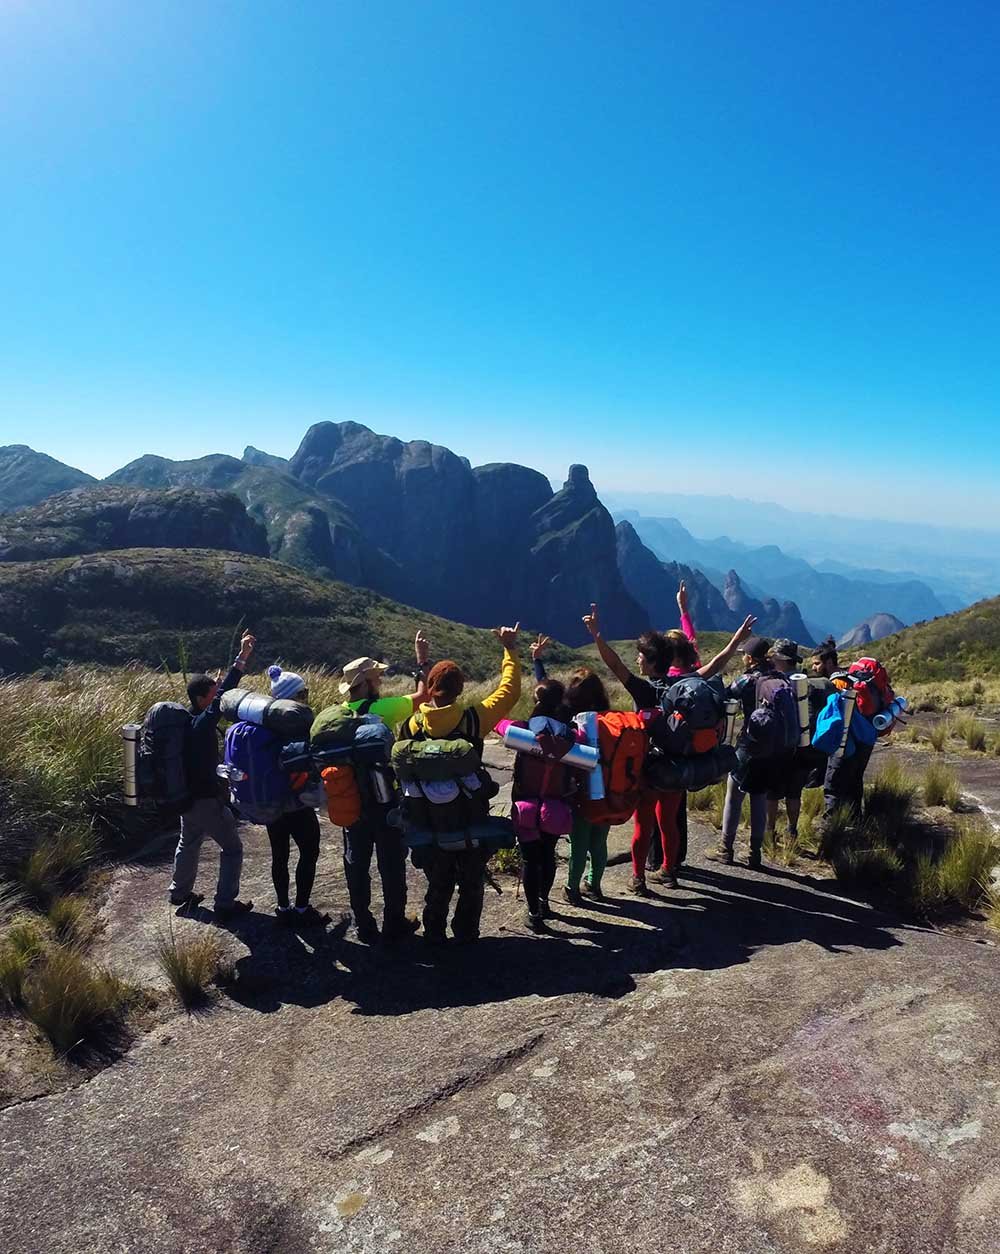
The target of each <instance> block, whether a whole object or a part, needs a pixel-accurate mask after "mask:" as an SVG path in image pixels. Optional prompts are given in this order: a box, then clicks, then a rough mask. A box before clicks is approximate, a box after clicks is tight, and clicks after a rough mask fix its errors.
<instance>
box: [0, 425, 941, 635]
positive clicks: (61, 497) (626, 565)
mask: <svg viewBox="0 0 1000 1254" xmlns="http://www.w3.org/2000/svg"><path fill="white" fill-rule="evenodd" d="M4 511H6V512H4ZM181 548H197V549H203V550H227V551H235V552H241V553H244V554H247V555H254V556H265V555H266V556H268V557H270V558H272V559H274V560H275V561H277V562H280V563H284V564H286V565H288V566H291V567H295V568H296V569H297V570H299V571H301V572H303V573H304V574H306V575H307V576H309V577H311V578H318V579H321V580H328V581H329V580H335V581H338V582H340V583H343V584H348V585H353V586H355V587H359V588H366V589H369V590H371V591H373V592H376V593H379V594H381V595H383V596H385V597H387V598H390V599H391V600H392V601H394V602H400V603H402V604H404V605H407V606H413V607H416V608H417V609H420V610H422V611H426V612H430V613H433V614H437V615H440V616H442V617H443V618H447V619H450V620H453V621H456V622H461V623H466V624H470V625H472V626H489V625H492V624H494V623H496V622H499V621H501V620H509V619H512V618H517V617H520V618H521V619H522V621H523V622H524V624H525V626H527V627H529V628H531V629H533V630H544V631H547V632H549V633H550V634H552V635H553V636H555V637H556V638H558V639H561V640H564V641H565V642H566V643H567V644H570V645H573V644H578V643H583V642H585V640H586V635H585V633H584V631H583V628H582V624H581V615H582V613H583V612H584V611H585V610H586V608H587V607H588V606H589V604H590V603H591V602H597V603H598V604H600V606H601V611H602V619H603V621H604V624H605V630H606V631H607V633H608V635H609V636H610V637H612V638H618V639H621V638H626V637H629V636H632V637H634V636H635V635H637V634H638V633H639V632H640V631H642V630H644V629H645V628H646V627H648V626H650V625H654V626H657V627H668V626H673V625H676V622H677V611H676V604H675V594H676V590H677V584H678V581H679V580H680V579H682V578H683V579H684V580H685V581H686V582H687V585H688V589H689V596H690V600H691V606H692V610H693V614H694V618H695V622H696V623H697V625H698V626H699V628H701V629H703V630H707V631H711V630H719V631H729V630H733V629H734V628H735V626H736V625H738V623H739V622H740V621H741V620H742V618H743V617H744V616H745V615H746V614H748V613H753V614H755V615H756V616H757V617H758V619H759V620H760V625H759V630H760V631H761V632H762V633H765V634H768V635H772V636H778V635H781V636H789V637H791V638H792V639H796V640H798V641H799V642H800V643H803V644H809V643H811V642H812V641H813V638H814V637H816V636H818V635H819V634H821V633H822V634H825V633H826V632H827V631H830V630H832V631H835V632H836V633H837V634H843V632H844V631H846V630H848V629H850V628H852V627H853V626H854V624H856V623H858V622H859V621H860V620H863V619H865V618H869V617H870V616H871V615H872V614H873V613H881V612H890V613H894V614H896V616H897V617H898V618H899V619H900V620H902V621H912V620H913V619H914V618H916V617H933V616H934V615H936V614H940V613H942V612H944V608H945V607H944V606H943V605H942V604H941V602H940V600H938V599H936V598H935V594H934V593H933V592H932V591H931V590H930V589H929V588H928V587H927V586H926V585H925V584H922V583H921V582H920V581H918V580H911V579H905V578H900V579H896V580H894V581H890V582H887V583H878V582H876V581H866V580H864V579H853V578H850V577H848V576H846V575H843V574H841V573H838V572H833V571H820V570H818V569H816V568H815V567H813V566H811V565H810V564H809V563H808V562H806V561H804V560H803V559H801V558H796V557H793V556H790V555H788V554H787V553H785V552H783V551H782V550H781V549H778V548H777V547H776V546H773V545H771V546H760V547H758V548H754V547H752V546H749V545H746V544H743V543H742V542H735V541H731V540H728V539H726V538H724V537H723V538H721V539H719V540H715V541H703V540H697V539H696V538H695V537H694V536H693V535H691V533H690V532H688V531H687V530H686V529H685V528H684V527H682V526H681V525H680V523H678V522H677V521H676V520H675V519H669V518H645V517H643V516H640V515H636V514H633V513H630V514H628V515H627V516H626V517H621V518H620V520H619V522H618V524H617V526H616V525H615V522H614V520H613V518H612V516H611V514H610V513H609V512H608V510H607V509H606V508H605V506H604V505H603V503H602V502H601V500H600V499H599V498H598V495H597V492H596V490H595V488H594V485H593V483H592V482H591V479H590V475H589V473H588V471H587V469H586V467H583V466H579V465H576V466H571V467H570V469H569V473H568V475H567V478H566V481H565V483H564V484H563V486H562V488H561V489H560V490H558V491H553V488H552V485H551V484H550V483H549V481H548V479H547V478H546V477H545V476H544V475H542V474H540V473H539V472H538V471H535V470H532V469H530V468H528V467H525V466H520V465H517V464H514V463H508V462H501V463H493V464H490V465H486V466H478V467H472V466H471V465H470V463H469V462H468V461H467V460H466V459H465V458H462V457H459V456H457V455H456V454H455V453H453V452H452V451H451V450H449V449H447V448H444V447H442V446H439V445H435V444H432V443H429V442H427V441H423V440H411V441H402V440H398V439H396V438H394V437H391V436H384V435H378V434H376V433H375V432H373V431H370V430H369V429H368V428H367V427H364V426H361V425H360V424H357V423H352V422H345V423H332V422H323V423H318V424H317V425H315V426H313V427H311V428H310V429H309V431H308V432H307V433H306V435H305V436H304V438H303V440H302V442H301V443H300V445H299V448H298V449H297V451H296V452H295V454H294V455H293V456H292V457H291V458H289V459H285V458H282V457H278V456H275V455H273V454H270V453H267V452H265V451H262V450H260V449H256V448H253V447H248V448H247V449H246V450H245V451H244V453H243V456H242V457H240V458H237V457H233V456H230V455H228V454H222V453H219V454H211V455H209V456H205V457H200V458H196V459H193V460H188V461H184V460H171V459H168V458H164V457H159V456H155V455H146V456H143V457H140V458H138V459H137V460H135V461H133V462H130V463H129V464H128V465H127V466H123V467H122V468H121V469H120V470H117V471H115V472H114V473H113V474H112V475H109V476H108V478H107V479H106V480H104V481H102V482H97V481H95V480H93V479H92V478H91V477H90V476H87V475H85V474H83V473H82V472H81V471H77V470H74V469H73V468H72V467H68V466H63V465H62V464H61V463H59V462H57V461H55V460H54V459H53V458H51V457H48V456H46V455H45V454H42V453H36V452H34V451H32V450H31V449H29V448H27V447H26V446H24V445H10V446H7V447H6V448H0V562H3V563H10V562H33V561H39V560H44V559H47V558H49V559H52V558H63V557H68V556H81V555H84V554H97V553H101V552H106V551H111V550H117V551H125V550H131V549H181ZM0 630H3V625H2V616H0Z"/></svg>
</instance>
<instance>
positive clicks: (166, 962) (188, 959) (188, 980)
mask: <svg viewBox="0 0 1000 1254" xmlns="http://www.w3.org/2000/svg"><path fill="white" fill-rule="evenodd" d="M156 957H157V961H158V962H159V964H160V970H161V971H162V972H163V974H164V975H165V976H166V977H167V979H168V980H169V981H170V985H171V987H172V988H173V990H174V993H175V994H176V996H177V1000H178V1001H179V1002H180V1003H181V1005H182V1006H186V1007H187V1009H188V1010H193V1009H194V1008H195V1007H197V1006H203V1005H204V1004H205V1002H206V1001H207V1000H208V989H209V985H210V984H211V983H212V980H213V979H214V978H215V976H216V974H217V972H218V970H219V962H220V959H221V957H222V947H221V945H220V944H219V940H218V938H217V937H215V936H213V935H212V934H211V933H210V932H205V933H202V934H201V935H200V936H197V937H195V938H193V939H191V940H178V939H177V938H176V936H174V934H173V931H171V933H170V935H169V936H165V937H164V938H163V940H161V941H160V944H159V945H158V946H157V951H156Z"/></svg>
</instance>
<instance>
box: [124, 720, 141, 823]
mask: <svg viewBox="0 0 1000 1254" xmlns="http://www.w3.org/2000/svg"><path fill="white" fill-rule="evenodd" d="M141 734H142V724H141V723H126V724H125V726H124V727H123V728H122V746H123V748H124V751H125V752H124V758H125V761H124V771H123V778H124V785H123V792H124V794H125V804H126V805H127V806H137V805H138V804H139V783H138V780H137V778H136V761H137V759H138V756H139V737H140V735H141Z"/></svg>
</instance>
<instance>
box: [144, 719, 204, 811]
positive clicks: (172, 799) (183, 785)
mask: <svg viewBox="0 0 1000 1254" xmlns="http://www.w3.org/2000/svg"><path fill="white" fill-rule="evenodd" d="M190 722H191V714H190V711H189V710H188V709H187V707H186V706H183V705H179V704H178V703H177V702H176V701H157V703H156V704H155V705H154V706H151V707H150V709H149V711H148V712H147V714H146V717H145V718H144V719H143V721H142V729H141V731H140V732H139V738H138V743H137V745H136V762H135V784H136V793H137V794H138V798H139V800H140V801H143V802H147V803H149V804H151V805H154V806H158V807H161V808H162V809H164V810H172V811H174V812H175V813H180V811H181V810H183V809H184V808H185V807H186V806H187V804H188V802H189V801H190V799H191V797H190V793H189V792H188V783H187V772H186V770H185V768H184V744H185V739H186V737H187V729H188V726H189V724H190Z"/></svg>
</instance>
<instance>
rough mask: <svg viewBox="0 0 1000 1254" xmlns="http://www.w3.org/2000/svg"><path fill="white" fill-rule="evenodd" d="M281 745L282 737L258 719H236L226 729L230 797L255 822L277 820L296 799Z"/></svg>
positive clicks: (243, 814)
mask: <svg viewBox="0 0 1000 1254" xmlns="http://www.w3.org/2000/svg"><path fill="white" fill-rule="evenodd" d="M281 749H282V741H281V738H280V737H279V736H276V735H275V734H274V732H270V731H268V730H267V728H266V727H258V726H257V724H256V723H234V724H233V725H232V727H230V729H229V731H227V732H226V751H225V763H226V768H227V774H228V776H229V793H230V797H231V799H232V802H233V805H234V806H235V807H236V809H237V810H238V811H239V813H240V815H241V816H242V817H243V818H245V819H249V820H250V822H251V823H273V822H274V820H275V819H276V818H278V817H279V816H280V815H282V814H284V812H285V811H286V810H288V809H289V808H291V804H292V802H293V801H294V797H293V794H292V784H291V780H290V779H289V778H288V772H287V771H286V770H285V769H284V768H283V766H282V764H281V757H280V754H281Z"/></svg>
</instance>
